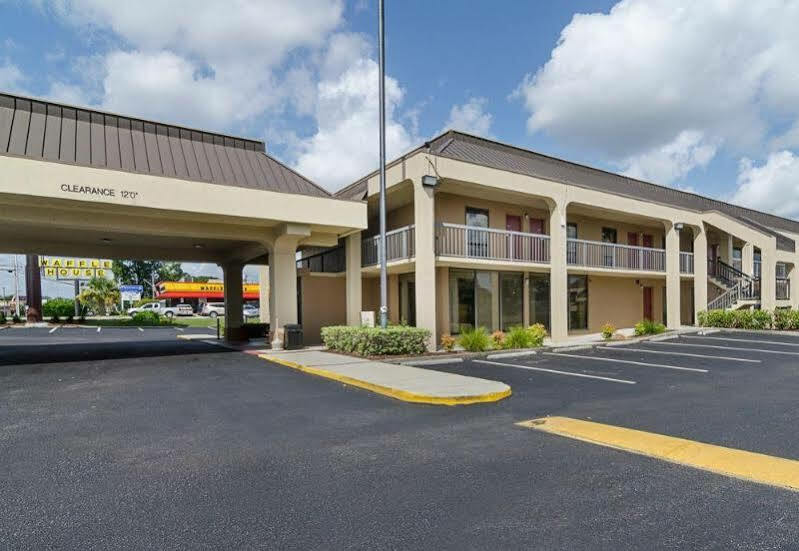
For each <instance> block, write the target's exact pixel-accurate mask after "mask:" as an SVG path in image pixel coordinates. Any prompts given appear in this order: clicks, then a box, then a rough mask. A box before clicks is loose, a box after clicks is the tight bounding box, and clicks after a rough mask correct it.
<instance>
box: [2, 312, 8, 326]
mask: <svg viewBox="0 0 799 551" xmlns="http://www.w3.org/2000/svg"><path fill="white" fill-rule="evenodd" d="M2 323H8V319H6V313H5V312H3V311H0V324H2Z"/></svg>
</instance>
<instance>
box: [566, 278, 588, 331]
mask: <svg viewBox="0 0 799 551" xmlns="http://www.w3.org/2000/svg"><path fill="white" fill-rule="evenodd" d="M569 329H570V330H579V329H588V276H584V275H570V276H569Z"/></svg>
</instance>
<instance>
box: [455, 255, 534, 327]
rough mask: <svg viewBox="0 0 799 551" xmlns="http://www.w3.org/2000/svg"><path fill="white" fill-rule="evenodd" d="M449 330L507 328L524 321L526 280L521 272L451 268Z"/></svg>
mask: <svg viewBox="0 0 799 551" xmlns="http://www.w3.org/2000/svg"><path fill="white" fill-rule="evenodd" d="M449 308H450V312H449V320H450V327H449V330H450V333H452V334H457V333H460V332H461V331H462V330H463V329H465V328H473V327H483V328H485V329H486V330H487V331H494V330H496V329H500V328H501V329H503V330H507V329H510V328H511V327H513V326H514V325H522V324H523V323H524V317H523V311H524V310H523V308H524V279H523V276H522V274H520V273H500V272H489V271H480V270H458V269H451V270H450V271H449Z"/></svg>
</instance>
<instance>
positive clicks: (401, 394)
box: [258, 354, 511, 406]
mask: <svg viewBox="0 0 799 551" xmlns="http://www.w3.org/2000/svg"><path fill="white" fill-rule="evenodd" d="M258 357H259V358H261V359H264V360H268V361H270V362H274V363H276V364H280V365H284V366H286V367H290V368H292V369H297V370H299V371H304V372H305V373H310V374H312V375H318V376H320V377H325V378H326V379H332V380H334V381H339V382H340V383H344V384H348V385H351V386H357V387H358V388H363V389H366V390H371V391H372V392H375V393H377V394H382V395H383V396H390V397H391V398H396V399H397V400H402V401H403V402H413V403H417V404H433V405H436V406H463V405H469V404H480V403H485V402H499V401H500V400H502V399H504V398H507V397H508V396H510V395H511V389H510V388H508V390H506V391H503V392H489V393H487V394H476V395H472V396H452V397H446V398H444V397H441V396H430V395H428V394H416V393H415V392H407V391H405V390H397V389H395V388H391V387H387V386H382V385H377V384H374V383H369V382H366V381H362V380H361V379H354V378H352V377H347V376H346V375H341V374H339V373H335V372H333V371H328V370H326V369H320V368H318V367H310V366H307V365H302V364H298V363H294V362H290V361H288V360H284V359H282V358H276V357H274V356H270V355H269V354H259V355H258Z"/></svg>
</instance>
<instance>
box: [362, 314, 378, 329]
mask: <svg viewBox="0 0 799 551" xmlns="http://www.w3.org/2000/svg"><path fill="white" fill-rule="evenodd" d="M361 325H363V326H364V327H374V326H375V313H374V312H369V311H363V312H361Z"/></svg>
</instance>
